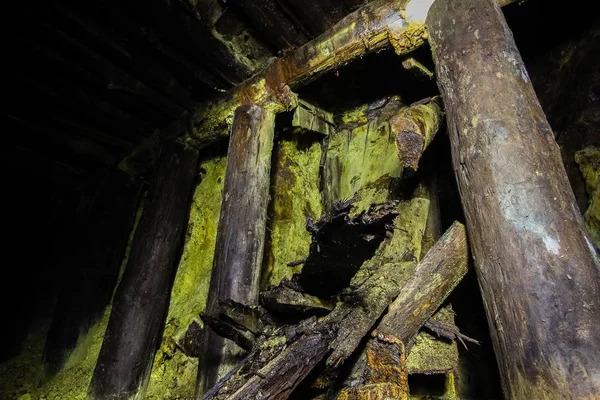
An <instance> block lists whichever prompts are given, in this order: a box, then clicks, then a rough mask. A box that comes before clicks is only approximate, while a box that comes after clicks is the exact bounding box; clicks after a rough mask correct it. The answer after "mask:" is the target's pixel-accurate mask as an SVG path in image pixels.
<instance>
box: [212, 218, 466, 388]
mask: <svg viewBox="0 0 600 400" xmlns="http://www.w3.org/2000/svg"><path fill="white" fill-rule="evenodd" d="M390 242H391V239H390V238H388V239H387V241H384V242H383V243H382V244H381V245H380V248H379V249H378V252H377V253H376V255H375V256H374V257H373V258H374V259H376V261H372V260H369V261H368V262H365V263H364V264H365V266H364V269H363V267H361V271H363V270H368V271H369V272H368V274H362V275H361V274H360V272H361V271H359V273H358V274H357V275H359V279H360V280H362V282H356V280H355V279H353V280H352V282H351V284H350V285H351V286H352V285H353V284H355V285H356V284H359V285H358V286H356V287H354V289H353V290H354V292H355V296H354V297H352V296H348V297H343V296H340V298H339V301H338V303H337V305H336V306H335V308H334V309H333V311H331V312H330V313H329V314H328V315H326V316H325V317H321V318H317V317H316V316H312V317H309V318H306V319H304V320H301V321H300V322H297V323H295V324H289V323H287V324H283V325H279V326H277V322H276V320H277V317H276V314H277V312H276V311H271V312H269V313H268V314H266V315H269V317H268V319H269V321H270V322H268V323H264V322H261V324H262V330H261V333H260V334H259V336H258V337H257V338H256V341H255V343H254V345H253V346H252V348H251V349H249V352H248V355H247V357H246V358H245V359H244V361H243V362H242V364H241V365H240V366H238V367H237V368H236V369H235V371H232V373H230V374H228V375H227V376H226V377H224V378H223V379H222V380H221V381H220V382H219V383H218V384H217V385H216V386H215V387H214V388H213V389H212V390H210V391H209V392H207V393H206V394H205V396H204V398H205V399H247V398H257V399H265V398H270V399H271V398H273V399H275V398H287V396H288V395H289V394H291V392H292V391H293V390H294V389H295V388H296V387H297V385H298V384H299V383H300V382H301V381H302V380H303V379H304V378H305V377H306V376H307V375H308V374H309V373H310V372H311V371H312V370H313V368H315V366H316V365H317V364H319V363H320V362H321V361H322V360H324V359H325V357H326V356H327V355H328V354H330V353H331V352H332V351H333V354H336V350H337V349H343V350H341V351H338V352H337V356H336V357H335V358H333V359H331V358H330V359H329V360H328V364H329V365H330V366H331V367H334V366H341V365H342V364H343V363H344V361H345V360H346V359H347V358H348V357H349V356H350V355H351V354H352V353H354V352H355V351H357V348H358V347H359V344H360V342H361V340H362V339H364V338H365V337H369V336H370V335H372V332H373V328H374V327H375V326H376V322H377V320H378V319H379V318H380V317H381V314H382V313H383V312H384V311H385V308H386V307H387V306H388V305H389V304H390V303H392V300H393V299H394V298H396V300H394V301H393V307H392V310H396V311H394V312H392V313H391V314H390V313H388V314H387V315H388V316H387V317H384V318H383V320H382V322H381V323H380V324H379V326H378V328H377V329H378V331H377V332H376V333H375V334H374V338H372V339H371V340H372V341H373V340H374V341H378V342H381V343H372V344H370V346H371V347H370V348H369V349H368V350H367V353H368V354H370V357H371V359H373V357H375V358H377V359H379V358H381V357H383V360H384V361H381V362H382V363H384V364H390V362H388V361H385V359H388V358H389V359H390V360H395V359H399V360H402V359H403V356H402V353H401V352H398V349H400V348H402V347H404V346H405V345H404V344H407V346H406V347H407V348H410V344H411V340H412V339H413V338H414V336H415V335H416V334H417V332H418V331H419V329H420V328H421V327H422V326H423V325H424V324H426V323H427V321H428V320H429V318H430V317H431V315H432V314H433V312H434V311H435V310H436V309H437V308H438V307H439V305H440V304H441V303H442V302H443V300H444V299H445V298H446V297H447V295H448V294H449V292H450V291H451V289H452V288H453V287H454V286H455V285H456V284H457V283H458V282H459V281H460V279H461V278H462V276H464V274H465V273H466V272H467V259H468V252H467V243H466V236H465V230H464V227H463V226H462V225H461V224H459V223H455V224H454V225H453V226H452V227H451V228H450V229H449V230H448V231H447V232H446V233H445V234H444V236H443V237H442V238H441V239H440V240H439V241H438V243H436V245H435V246H434V247H433V248H432V249H431V250H430V251H429V252H428V253H427V255H426V256H425V258H424V259H423V260H422V261H421V262H420V263H418V265H417V264H416V263H415V262H410V261H409V262H401V261H400V262H398V263H397V264H394V265H393V268H386V267H389V266H390V264H391V263H390V262H389V261H390V257H392V258H393V256H390V251H389V250H388V252H387V254H386V251H385V250H386V249H387V248H389V247H390ZM384 254H386V256H387V258H386V257H385V256H384ZM401 255H403V254H401ZM396 256H397V254H396ZM383 260H385V262H383ZM374 264H378V265H376V266H374ZM402 267H404V269H405V270H410V271H412V272H411V273H409V274H408V276H404V277H402V275H403V272H405V271H403V268H402ZM393 270H396V274H395V276H396V279H398V281H397V282H394V274H393V272H394V271H393ZM398 271H400V273H398ZM390 274H392V275H391V276H390ZM432 275H433V276H437V278H434V279H430V278H431V276H432ZM382 281H384V282H390V281H391V282H392V285H391V287H392V288H393V289H390V288H388V289H387V290H388V294H387V295H382V292H381V290H382V289H383V288H384V287H385V286H386V285H385V284H383V282H382ZM419 285H422V286H421V287H420V293H421V294H422V295H421V296H418V297H417V300H416V301H415V299H413V298H411V297H410V295H412V294H414V291H413V289H412V288H415V287H417V286H419ZM404 288H406V290H407V295H403V293H404ZM384 292H385V289H384ZM409 293H410V295H409ZM399 294H400V295H399ZM379 295H382V297H383V299H384V301H379V300H380V299H381V297H380V296H379ZM398 295H399V296H398ZM371 303H377V304H379V305H378V306H375V307H374V308H375V309H376V310H379V312H371V313H367V314H366V315H365V313H364V312H363V310H364V309H365V308H369V307H370V306H372V304H371ZM263 306H264V305H263ZM301 308H302V309H303V310H304V305H301ZM398 310H404V313H402V314H403V315H405V314H410V315H414V316H415V317H414V318H413V319H412V320H411V321H410V323H408V325H407V326H404V325H402V324H401V325H402V326H401V330H400V332H401V333H400V335H398V336H394V337H392V336H391V335H389V334H385V333H384V330H385V329H390V327H391V326H393V325H395V324H398V321H397V318H398V317H399V315H400V313H399V311H398ZM261 313H263V311H261ZM248 314H251V315H257V312H256V310H254V311H250V310H248ZM263 315H265V314H263ZM365 316H366V317H365ZM203 318H204V316H203ZM217 319H221V320H227V319H229V329H231V330H239V329H240V328H242V329H243V327H242V325H239V324H238V325H237V326H235V325H236V324H235V323H233V322H232V319H231V318H230V317H228V316H225V315H222V316H220V317H218V316H217ZM258 319H259V320H260V319H261V317H258ZM263 321H264V320H263ZM348 321H351V323H348ZM205 322H206V323H207V324H208V325H209V326H211V327H213V326H215V327H216V326H218V324H220V323H221V322H219V323H218V324H215V319H214V318H207V319H205ZM273 324H274V325H273ZM267 325H269V327H268V328H267ZM431 326H441V325H439V324H437V325H436V323H435V322H432V325H431ZM217 329H219V328H217ZM446 329H448V331H453V332H456V331H455V330H454V329H455V328H454V327H452V328H446ZM246 330H247V331H249V329H246ZM354 331H358V332H361V336H360V337H359V338H356V335H355V334H354ZM229 337H230V338H232V339H235V338H236V337H237V339H236V340H239V339H240V335H229ZM342 338H344V340H341V339H342ZM388 338H391V339H389V340H387V342H389V343H387V342H386V339H388ZM356 339H358V340H356ZM346 341H348V342H349V343H352V344H351V345H347V344H346V343H345V342H346ZM391 342H393V343H394V344H395V345H394V346H390V345H389V344H390V343H391ZM239 344H242V345H244V346H246V347H248V346H247V345H248V343H247V342H245V339H242V340H241V341H240V343H239ZM381 346H383V347H381ZM369 352H370V353H369ZM375 364H377V363H375ZM396 364H397V365H396V367H397V369H399V370H403V368H404V361H402V363H400V364H398V363H396ZM396 367H395V368H396ZM384 369H385V368H384ZM367 372H368V373H367V374H366V379H365V382H367V385H373V384H375V383H377V384H382V383H383V378H381V379H379V378H374V376H375V375H377V373H378V372H377V371H372V368H371V369H368V370H367ZM401 380H402V379H401ZM389 385H391V383H390V382H388V383H387V384H385V385H384V386H385V387H386V388H387V389H389V390H396V389H397V388H396V389H395V388H393V387H392V388H390V386H389ZM376 386H377V385H376ZM380 389H381V388H380ZM387 389H386V390H387ZM340 398H345V397H340ZM347 398H349V399H350V398H353V397H347Z"/></svg>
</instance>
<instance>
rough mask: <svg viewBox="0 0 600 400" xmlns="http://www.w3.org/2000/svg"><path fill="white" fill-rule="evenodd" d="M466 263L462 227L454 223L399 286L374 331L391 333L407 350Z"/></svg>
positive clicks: (452, 285) (464, 239)
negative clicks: (394, 297)
mask: <svg viewBox="0 0 600 400" xmlns="http://www.w3.org/2000/svg"><path fill="white" fill-rule="evenodd" d="M468 266H469V251H468V246H467V235H466V231H465V227H464V226H463V225H462V224H461V223H459V222H455V223H454V224H453V225H452V226H451V227H450V228H448V230H447V231H446V233H444V234H443V235H442V237H441V238H440V240H438V241H437V243H436V244H435V246H434V247H433V248H432V249H431V250H430V251H429V252H427V254H426V255H425V258H423V260H421V262H420V263H419V265H418V266H417V269H416V270H415V271H414V273H413V274H412V276H411V277H410V279H409V280H408V281H407V282H406V284H405V285H404V286H402V290H401V291H400V294H399V295H398V297H396V299H395V300H394V302H393V303H392V304H390V306H389V308H388V312H387V314H386V315H385V316H384V317H383V319H382V320H381V322H380V323H379V325H378V327H377V330H378V331H380V332H384V333H389V334H392V335H394V336H395V337H397V338H398V339H399V340H401V341H402V342H403V343H404V344H405V346H406V349H407V350H408V349H410V347H411V345H412V343H411V340H412V339H413V338H414V337H415V335H416V334H417V332H418V331H419V329H420V328H421V327H422V326H423V324H425V322H427V320H428V319H429V317H431V316H432V315H433V313H434V312H435V311H436V310H437V309H438V308H439V307H440V306H441V305H442V302H443V301H444V300H446V298H447V297H448V295H449V294H450V292H452V290H453V289H454V288H455V287H456V285H457V284H458V283H459V282H460V281H461V279H462V278H463V277H464V276H465V274H466V273H467V271H468Z"/></svg>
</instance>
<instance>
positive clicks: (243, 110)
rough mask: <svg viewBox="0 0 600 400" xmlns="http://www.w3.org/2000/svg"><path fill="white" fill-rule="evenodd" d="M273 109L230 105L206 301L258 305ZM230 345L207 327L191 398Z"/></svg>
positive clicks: (229, 356) (210, 305) (208, 383)
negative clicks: (232, 111)
mask: <svg viewBox="0 0 600 400" xmlns="http://www.w3.org/2000/svg"><path fill="white" fill-rule="evenodd" d="M274 131H275V114H273V113H272V112H270V111H268V110H265V109H264V108H262V107H259V106H255V105H243V106H240V107H238V108H237V109H236V111H235V115H234V119H233V126H232V129H231V137H230V139H229V148H228V151H227V168H226V173H225V184H224V188H223V202H222V204H221V216H220V220H219V228H218V232H217V242H216V247H215V257H214V261H213V270H212V276H211V281H210V288H209V292H208V301H207V305H206V312H207V313H214V312H216V306H217V303H218V301H219V300H225V299H231V300H234V301H237V302H239V303H244V304H247V305H256V304H258V290H259V283H260V269H261V265H262V258H263V247H264V241H265V230H266V220H267V206H268V202H269V182H270V171H271V154H272V150H273V136H274ZM237 352H238V350H236V345H235V344H233V342H228V343H225V342H224V340H223V339H222V338H221V337H219V336H217V335H216V334H214V333H213V332H212V331H209V330H207V331H206V336H205V341H204V350H203V352H202V354H201V356H200V365H199V369H198V381H197V385H196V397H197V398H201V397H202V394H203V393H204V392H205V391H206V390H208V389H210V388H211V387H212V386H213V385H214V384H215V383H216V381H217V378H218V375H219V371H221V372H226V370H227V369H230V368H231V367H233V366H234V365H235V363H236V353H237Z"/></svg>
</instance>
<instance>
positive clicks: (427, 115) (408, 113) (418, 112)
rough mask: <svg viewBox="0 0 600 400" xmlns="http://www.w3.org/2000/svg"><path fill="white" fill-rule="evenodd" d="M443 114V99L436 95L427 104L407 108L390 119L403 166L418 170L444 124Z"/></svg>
mask: <svg viewBox="0 0 600 400" xmlns="http://www.w3.org/2000/svg"><path fill="white" fill-rule="evenodd" d="M443 116H444V112H443V110H442V102H441V99H440V98H439V96H436V97H434V98H432V99H431V100H430V101H429V102H427V103H425V104H417V105H413V106H411V107H408V108H405V109H403V110H402V111H400V112H399V113H398V115H395V116H394V117H392V118H391V119H390V129H391V131H392V133H393V134H394V137H395V141H396V147H397V148H398V157H399V158H400V163H401V164H402V166H404V167H410V168H412V169H413V170H415V171H416V170H417V168H418V167H419V160H420V159H421V156H422V155H423V152H424V151H425V149H426V148H427V146H429V144H430V143H431V141H432V140H433V138H434V137H435V134H436V133H437V131H438V130H439V128H440V125H441V124H442V119H443Z"/></svg>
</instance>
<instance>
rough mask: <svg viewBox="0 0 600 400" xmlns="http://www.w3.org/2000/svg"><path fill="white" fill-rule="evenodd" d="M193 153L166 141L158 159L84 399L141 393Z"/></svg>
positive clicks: (176, 253) (175, 252) (178, 243)
mask: <svg viewBox="0 0 600 400" xmlns="http://www.w3.org/2000/svg"><path fill="white" fill-rule="evenodd" d="M197 162H198V152H197V151H196V150H193V149H189V148H183V147H182V146H180V145H177V144H174V143H171V144H170V145H167V146H166V147H165V148H164V149H163V151H162V153H161V156H160V158H159V160H158V163H157V165H156V172H155V177H154V180H153V182H152V184H151V188H150V190H149V192H148V198H147V200H146V203H145V205H144V212H143V214H142V217H141V219H140V222H139V224H138V227H137V229H136V234H135V237H134V239H133V243H132V246H131V253H130V255H129V260H128V262H127V267H126V268H125V272H124V273H123V277H122V279H121V283H120V284H119V287H118V289H117V291H116V293H115V297H114V300H113V306H112V311H111V314H110V319H109V321H108V327H107V328H106V334H105V335H104V342H103V343H102V348H101V349H100V355H99V356H98V361H97V363H96V368H95V370H94V373H93V376H92V381H91V383H90V386H89V389H88V398H89V399H129V398H131V397H133V396H136V395H138V396H143V395H144V391H145V387H146V385H147V383H148V378H149V376H150V371H151V369H152V362H153V360H154V353H155V350H156V348H157V346H158V343H159V340H160V335H161V326H162V324H163V322H164V318H165V317H166V313H167V309H168V307H169V296H170V290H171V284H172V281H173V278H174V275H175V271H176V269H177V263H178V261H179V257H180V254H181V248H182V246H183V237H184V233H185V227H186V224H187V217H188V212H189V205H190V200H191V194H192V187H193V182H194V178H195V176H196V167H197Z"/></svg>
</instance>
